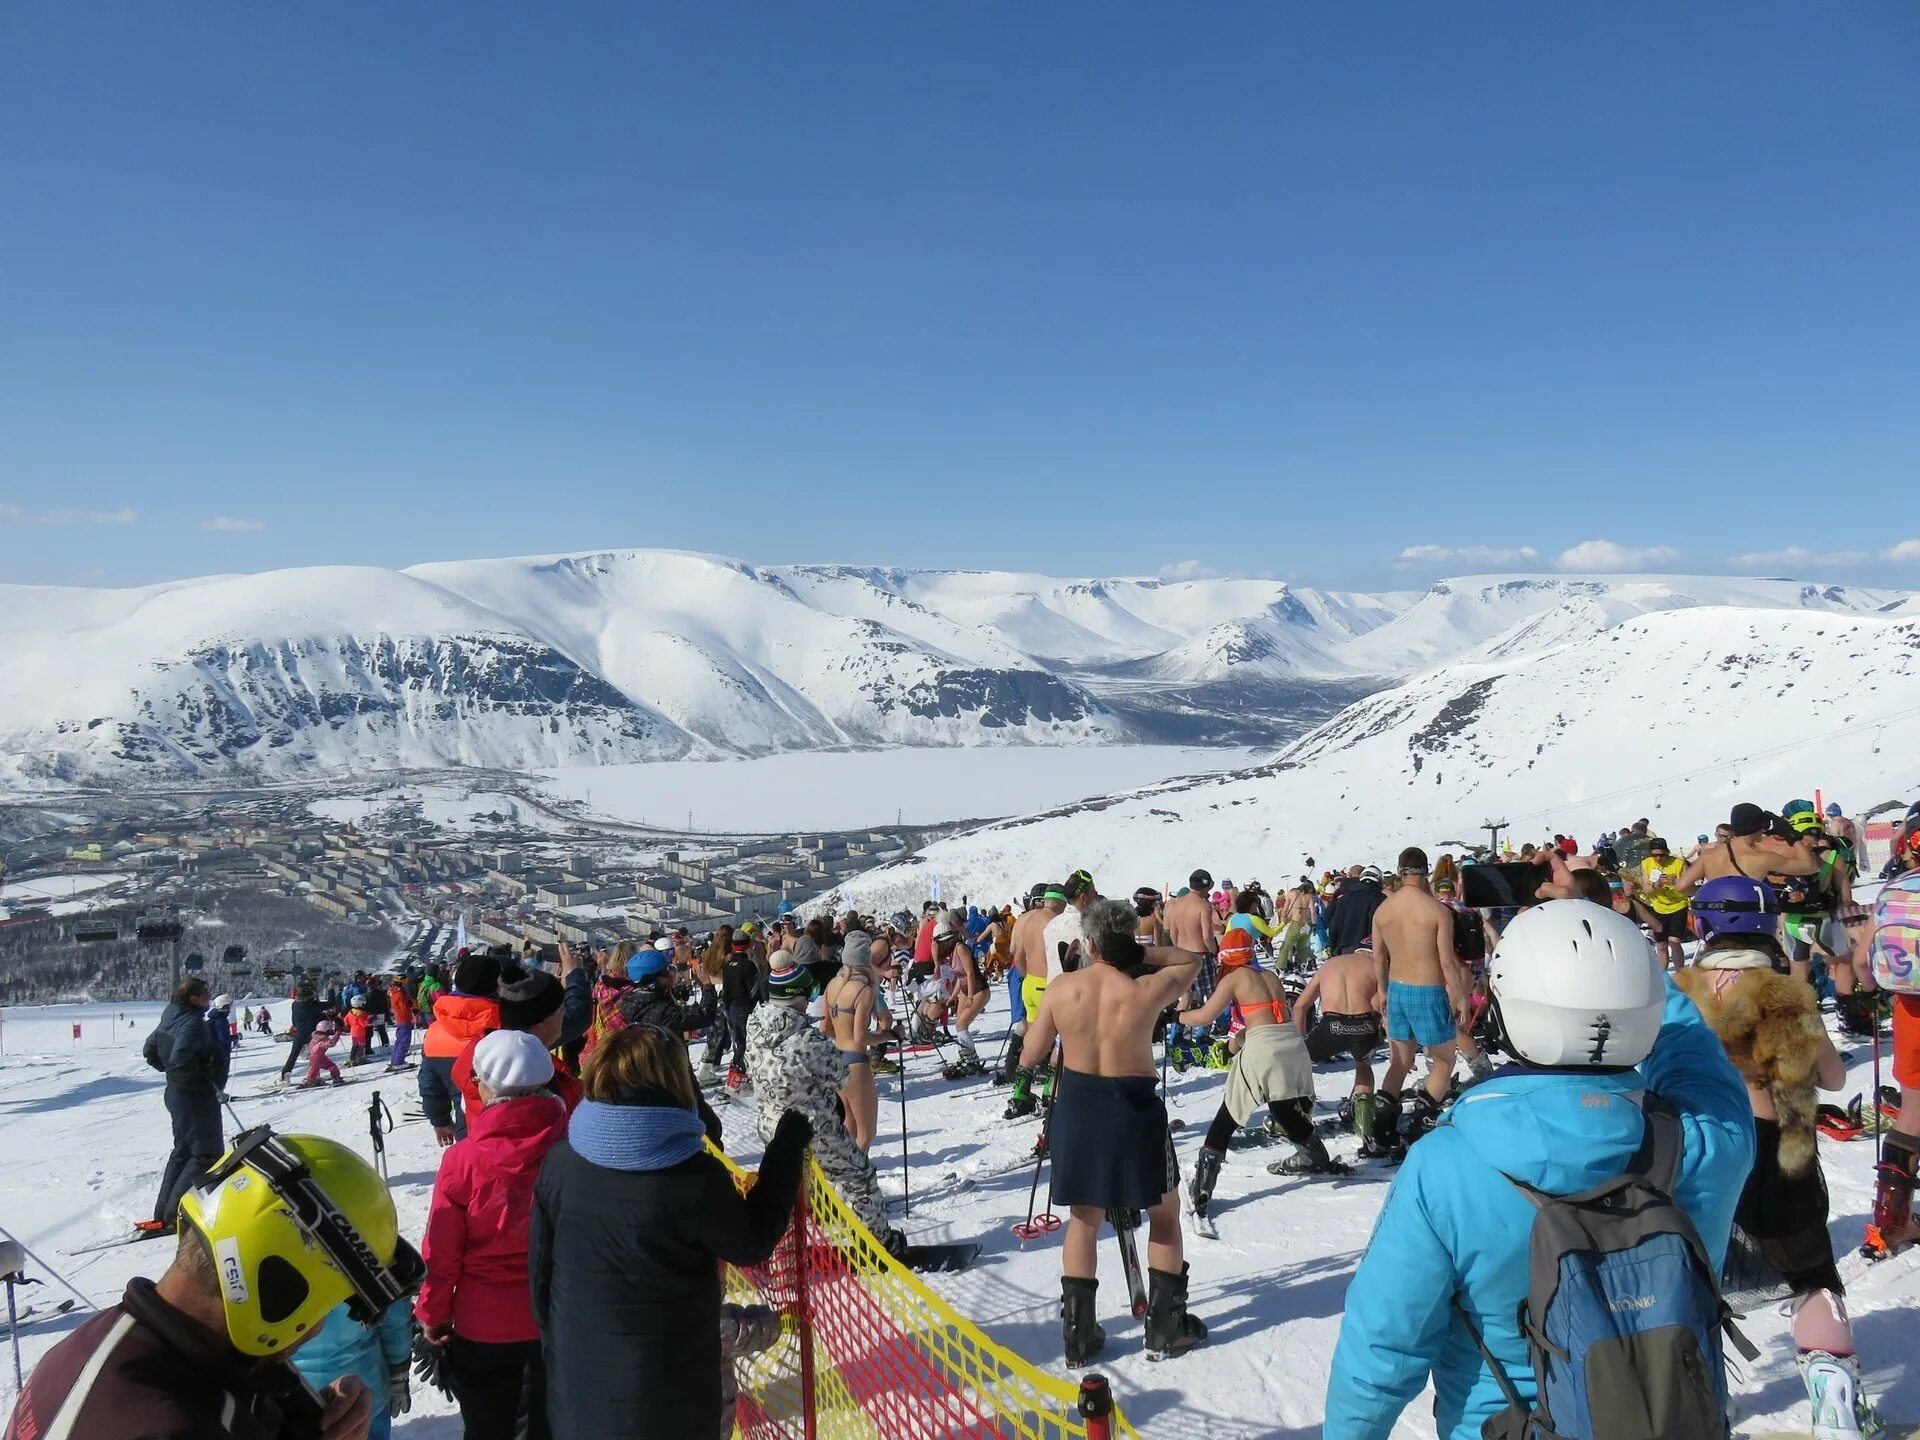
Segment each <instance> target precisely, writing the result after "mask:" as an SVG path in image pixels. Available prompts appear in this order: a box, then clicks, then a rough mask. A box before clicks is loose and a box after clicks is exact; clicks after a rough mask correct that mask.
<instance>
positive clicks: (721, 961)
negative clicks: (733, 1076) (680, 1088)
mask: <svg viewBox="0 0 1920 1440" xmlns="http://www.w3.org/2000/svg"><path fill="white" fill-rule="evenodd" d="M732 954H733V927H732V926H731V925H722V926H721V927H720V928H719V929H718V930H716V931H714V932H713V938H712V939H711V940H709V941H708V942H707V948H706V949H704V950H702V951H701V952H700V983H701V984H702V985H704V986H706V987H708V988H709V989H717V988H719V985H720V981H721V979H722V978H723V977H724V975H725V972H726V968H727V961H728V959H729V958H730V957H731V956H732ZM734 1038H735V1037H733V1036H732V1035H730V1034H728V1033H727V1008H726V1006H724V1005H722V1006H719V1007H718V1008H717V1009H716V1010H715V1011H714V1016H713V1023H712V1024H711V1025H709V1026H708V1027H707V1053H706V1054H705V1055H703V1056H701V1057H700V1084H701V1085H702V1086H707V1085H718V1084H719V1083H720V1074H719V1069H718V1067H719V1064H720V1062H721V1061H722V1060H724V1059H725V1058H726V1054H727V1050H728V1048H729V1042H730V1041H731V1040H733V1039H734Z"/></svg>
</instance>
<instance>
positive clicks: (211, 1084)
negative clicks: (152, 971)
mask: <svg viewBox="0 0 1920 1440" xmlns="http://www.w3.org/2000/svg"><path fill="white" fill-rule="evenodd" d="M140 1053H141V1054H142V1055H144V1056H145V1057H146V1061H147V1064H149V1065H151V1066H152V1067H153V1068H154V1069H156V1070H164V1071H165V1072H166V1075H167V1084H169V1085H177V1086H179V1087H181V1088H182V1089H187V1090H220V1089H224V1088H225V1087H226V1083H227V1055H226V1052H225V1051H223V1050H222V1049H221V1048H220V1047H219V1046H218V1045H216V1044H215V1043H214V1039H213V1031H212V1029H211V1028H210V1027H209V1026H208V1024H207V1012H206V1011H204V1010H199V1009H195V1008H194V1007H193V1006H191V1005H171V1004H170V1005H168V1006H167V1008H166V1009H165V1010H163V1011H162V1012H161V1014H160V1023H159V1025H157V1026H155V1027H154V1031H153V1033H152V1034H151V1035H149V1036H147V1043H146V1044H145V1045H144V1046H143V1047H142V1048H141V1052H140Z"/></svg>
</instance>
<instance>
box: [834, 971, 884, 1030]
mask: <svg viewBox="0 0 1920 1440" xmlns="http://www.w3.org/2000/svg"><path fill="white" fill-rule="evenodd" d="M847 978H849V979H857V980H858V981H859V982H860V988H861V989H863V990H864V989H865V988H866V987H867V986H869V985H871V984H872V983H873V981H872V980H870V979H868V978H867V976H866V975H864V974H862V973H861V972H859V971H857V970H855V971H851V972H849V973H848V977H847ZM858 1008H859V1007H858V1006H856V1005H836V1004H834V1003H833V1002H832V1001H831V1000H829V1001H828V1002H827V1014H829V1015H831V1016H832V1017H833V1018H834V1019H836V1020H837V1019H839V1018H840V1017H841V1016H842V1015H851V1014H853V1013H854V1012H855V1011H856V1010H857V1009H858Z"/></svg>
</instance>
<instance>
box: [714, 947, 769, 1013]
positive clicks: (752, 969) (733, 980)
mask: <svg viewBox="0 0 1920 1440" xmlns="http://www.w3.org/2000/svg"><path fill="white" fill-rule="evenodd" d="M720 998H721V999H722V1000H724V1001H726V1003H727V1004H729V1005H753V1004H756V1003H757V1002H758V1001H759V999H760V966H759V965H758V964H757V963H755V961H754V958H753V956H751V955H730V956H728V957H727V963H726V967H725V968H724V969H723V970H721V972H720Z"/></svg>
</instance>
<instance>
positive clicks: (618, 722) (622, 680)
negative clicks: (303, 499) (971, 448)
mask: <svg viewBox="0 0 1920 1440" xmlns="http://www.w3.org/2000/svg"><path fill="white" fill-rule="evenodd" d="M1912 603H1913V601H1912V597H1911V596H1909V595H1906V594H1904V593H1896V592H1880V591H1861V590H1850V589H1844V588H1839V587H1814V586H1803V585H1798V584H1795V583H1793V582H1788V581H1754V580H1717V579H1674V578H1661V579H1647V578H1637V577H1623V578H1606V579H1579V578H1569V577H1497V576H1496V577H1481V578H1475V579H1468V580H1455V581H1447V582H1442V583H1441V584H1438V585H1436V586H1434V587H1433V588H1432V589H1431V590H1430V591H1429V592H1427V593H1426V594H1424V595H1419V596H1415V595H1411V594H1404V593H1387V594H1379V595H1366V594H1357V593H1349V592H1337V591H1319V590H1309V589H1304V588H1299V587H1293V586H1289V585H1287V584H1285V583H1284V582H1281V581H1273V580H1240V579H1215V580H1190V581H1162V580H1151V579H1147V580H1128V579H1115V580H1060V579H1054V578H1051V577H1047V576H1041V575H1032V574H1018V573H1006V572H994V571H908V570H890V569H877V568H859V567H851V566H822V565H813V566H771V567H756V566H752V565H748V564H745V563H743V562H741V561H738V560H730V559H726V558H723V557H716V556H706V555H695V554H688V553H684V552H678V551H666V550H623V551H607V552H597V553H589V554H579V555H559V556H544V557H530V558H521V559H507V560H482V561H468V562H454V563H445V564H432V565H420V566H416V567H414V568H412V569H409V570H401V571H391V570H380V569H374V568H370V567H323V568H317V569H306V570H287V571H277V572H270V573H267V574H261V575H242V576H219V577H212V578H208V579H203V580H192V581H182V582H178V583H173V584H167V585H156V586H148V587H143V588H138V589H126V590H84V589H70V588H55V587H30V586H0V775H6V776H11V777H12V778H15V779H17V780H24V781H37V782H49V781H51V782H58V781H63V780H90V779H100V778H110V777H115V776H122V775H128V774H138V775H142V776H146V777H151V778H155V779H166V778H174V777H180V778H189V777H195V776H202V775H220V776H222V777H231V778H233V779H241V780H244V779H275V778H285V777H289V776H300V777H303V778H304V777H310V776H312V775H314V774H315V773H316V772H330V771H345V770H353V771H363V770H367V769H382V768H396V767H419V766H441V765H491V766H506V767H516V768H528V767H535V766H538V767H558V766H569V765H602V764H615V763H632V762H638V761H649V760H658V759H668V758H689V759H725V758H737V757H741V756H754V755H766V754H776V753H783V752H791V751H803V750H821V749H846V748H872V747H891V746H956V745H976V744H1009V743H1011V744H1039V745H1063V744H1107V743H1116V742H1127V741H1142V740H1146V741H1162V742H1171V743H1182V744H1187V743H1208V744H1222V743H1230V744H1245V745H1273V744H1277V743H1283V742H1285V741H1288V740H1291V739H1293V738H1295V737H1296V736H1298V735H1300V734H1301V733H1303V732H1304V731H1306V730H1308V729H1310V728H1311V727H1312V726H1314V725H1316V724H1319V723H1320V722H1322V721H1324V720H1326V719H1328V718H1330V717H1331V716H1333V715H1334V714H1335V713H1337V712H1338V711H1339V710H1340V709H1341V708H1342V707H1344V706H1345V705H1347V704H1348V703H1350V702H1352V701H1354V700H1356V699H1359V698H1361V697H1363V696H1365V695H1367V694H1370V693H1372V692H1375V691H1378V690H1380V689H1382V688H1385V687H1387V686H1390V685H1392V684H1395V683H1397V682H1399V681H1401V680H1403V679H1405V678H1406V677H1408V676H1410V675H1417V674H1419V673H1421V672H1422V671H1425V670H1427V669H1429V668H1431V667H1432V666H1434V665H1437V664H1444V663H1447V662H1450V661H1453V660H1457V659H1461V658H1463V657H1481V658H1487V659H1511V658H1515V657H1521V656H1525V655H1529V654H1534V653H1538V652H1540V651H1542V650H1546V649H1551V648H1552V647H1554V646H1557V645H1560V644H1563V643H1565V642H1566V641H1567V640H1568V639H1569V638H1571V637H1574V636H1577V635H1581V634H1590V633H1592V632H1593V631H1594V630H1595V629H1596V628H1604V627H1607V626H1612V625H1617V624H1619V623H1620V622H1621V621H1623V620H1626V619H1629V618H1631V617H1633V616H1636V615H1640V614H1644V613H1651V612H1656V611H1663V610H1673V609H1689V608H1697V607H1700V606H1719V605H1738V606H1741V607H1743V608H1745V609H1747V610H1752V611H1760V610H1781V611H1800V610H1812V611H1817V612H1821V613H1829V612H1832V613H1849V614H1851V613H1858V614H1872V615H1879V614H1894V613H1900V612H1902V611H1903V610H1905V609H1906V608H1907V607H1910V606H1911V605H1912Z"/></svg>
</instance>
